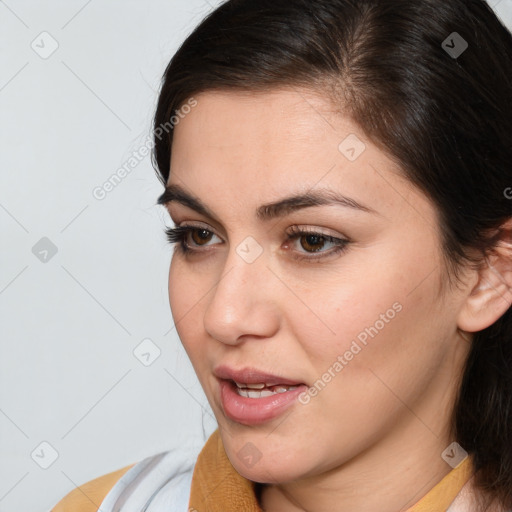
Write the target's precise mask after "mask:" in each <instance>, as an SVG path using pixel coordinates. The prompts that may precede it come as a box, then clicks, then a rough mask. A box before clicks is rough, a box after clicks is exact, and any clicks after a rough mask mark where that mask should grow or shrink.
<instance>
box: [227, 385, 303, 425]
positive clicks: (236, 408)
mask: <svg viewBox="0 0 512 512" xmlns="http://www.w3.org/2000/svg"><path fill="white" fill-rule="evenodd" d="M235 388H236V384H235V383H234V382H231V381H227V380H221V381H220V397H221V401H222V407H223V409H224V413H225V414H226V416H227V417H228V418H230V419H231V420H233V421H236V422H238V423H242V424H244V425H258V424H260V423H265V422H266V421H269V420H271V419H273V418H276V417H277V416H279V415H281V414H282V413H283V412H284V411H285V410H286V409H288V407H290V406H291V405H293V403H294V402H295V400H296V399H297V397H298V396H299V395H300V394H301V393H302V392H303V391H305V390H306V389H307V386H306V385H304V384H302V385H300V386H297V387H296V388H295V389H291V390H290V391H285V392H284V393H276V394H274V395H272V396H266V397H263V398H248V397H245V396H240V395H239V394H238V393H237V392H236V390H235Z"/></svg>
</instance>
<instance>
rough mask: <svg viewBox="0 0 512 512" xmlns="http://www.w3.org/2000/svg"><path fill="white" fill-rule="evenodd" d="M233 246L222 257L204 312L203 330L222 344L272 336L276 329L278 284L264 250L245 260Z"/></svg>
mask: <svg viewBox="0 0 512 512" xmlns="http://www.w3.org/2000/svg"><path fill="white" fill-rule="evenodd" d="M236 249H237V247H236V246H233V248H232V249H231V250H230V252H229V255H228V256H227V258H226V261H225V265H224V266H223V267H222V272H221V273H220V275H219V279H218V282H217V284H216V285H215V287H214V288H213V290H212V291H211V293H210V294H209V297H210V300H209V303H208V306H207V308H206V310H205V314H204V327H205V330H206V331H207V332H208V334H209V335H210V336H211V337H212V338H214V339H216V340H218V341H220V342H221V343H224V344H226V345H237V344H239V343H241V342H242V341H243V340H246V339H247V338H251V337H255V338H265V337H272V336H273V335H274V334H275V333H276V331H277V330H278V329H279V304H278V284H279V283H278V280H277V279H276V277H275V276H274V275H273V273H272V272H271V271H270V269H269V268H268V267H267V258H266V257H265V253H263V254H261V255H260V256H259V257H258V258H257V259H256V260H255V261H252V262H248V261H247V260H246V259H244V258H243V257H242V256H241V255H240V254H239V253H238V252H237V250H236ZM249 261H250V260H249Z"/></svg>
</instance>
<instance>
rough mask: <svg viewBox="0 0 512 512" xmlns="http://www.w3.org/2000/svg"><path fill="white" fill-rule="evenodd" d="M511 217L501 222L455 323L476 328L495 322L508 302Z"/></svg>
mask: <svg viewBox="0 0 512 512" xmlns="http://www.w3.org/2000/svg"><path fill="white" fill-rule="evenodd" d="M511 230H512V219H509V220H508V221H507V222H506V223H504V224H503V225H502V226H501V228H500V230H499V233H500V237H499V239H498V241H497V242H496V245H495V247H494V248H493V249H492V252H491V254H490V255H488V256H487V257H486V258H485V262H484V263H483V265H482V266H481V269H480V270H479V272H478V279H477V282H476V284H475V285H474V286H473V288H472V289H471V290H470V293H469V294H468V295H467V297H466V301H465V303H464V305H463V307H462V309H461V311H460V313H459V318H458V327H459V328H460V329H462V330H463V331H466V332H478V331H481V330H483V329H486V328H487V327H489V326H490V325H492V324H493V323H495V322H496V321H497V320H498V319H499V318H500V317H501V316H503V315H504V314H505V312H506V311H507V310H508V309H509V308H510V306H511V304H512V237H511V233H512V231H511Z"/></svg>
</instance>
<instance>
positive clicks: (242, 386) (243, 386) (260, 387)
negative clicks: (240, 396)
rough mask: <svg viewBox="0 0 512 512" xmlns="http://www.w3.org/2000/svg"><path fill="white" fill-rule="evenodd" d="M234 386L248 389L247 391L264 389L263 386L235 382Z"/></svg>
mask: <svg viewBox="0 0 512 512" xmlns="http://www.w3.org/2000/svg"><path fill="white" fill-rule="evenodd" d="M235 384H236V385H237V386H238V387H239V388H249V389H263V388H264V387H265V384H242V383H240V382H236V381H235Z"/></svg>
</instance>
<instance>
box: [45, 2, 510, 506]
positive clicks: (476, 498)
mask: <svg viewBox="0 0 512 512" xmlns="http://www.w3.org/2000/svg"><path fill="white" fill-rule="evenodd" d="M154 134H155V138H154V141H155V148H154V163H155V167H156V169H157V171H158V173H159V177H160V179H161V181H162V184H163V185H164V186H165V191H164V193H163V194H162V196H161V197H160V198H159V200H158V203H159V204H162V205H165V206H166V208H167V210H168V212H169V214H170V216H171V218H172V221H173V222H174V224H175V225H176V227H175V228H172V229H169V230H168V233H167V234H168V238H169V240H170V242H172V243H176V247H175V252H174V253H173V258H172V262H171V266H170V274H169V298H170V305H171V310H172V314H173V317H174V320H175V325H176V328H177V330H178V333H179V336H180V339H181V340H182V342H183V345H184V347H185V349H186V351H187V353H188V355H189V357H190V359H191V361H192V364H193V366H194V369H195V371H196V373H197V376H198V378H199V380H200V382H201V385H202V386H203V389H204V391H205V393H206V396H207V397H208V400H209V403H210V405H211V407H212V410H213V412H214V414H215V416H216V419H217V422H218V426H219V428H218V430H216V431H215V432H214V433H213V434H212V436H211V437H210V439H209V440H208V442H207V443H206V445H205V446H204V447H203V448H202V450H201V453H200V454H199V456H197V451H194V450H192V451H189V452H187V451H185V450H176V451H173V452H166V453H163V454H158V455H155V456H153V457H148V458H147V459H145V460H144V461H140V462H139V463H137V464H135V465H132V466H129V467H126V468H123V469H121V470H119V471H118V472H114V473H111V474H109V475H106V476H103V477H100V478H99V479H97V480H95V481H92V482H89V483H88V484H86V486H84V487H82V488H81V489H78V490H76V491H74V492H73V493H71V494H70V495H68V496H67V497H66V498H64V500H62V501H61V502H60V503H59V505H57V506H56V508H55V509H54V510H55V511H61V510H80V511H85V510H87V511H88V510H91V511H93V510H97V509H100V510H102V511H103V512H106V511H114V510H116V511H135V510H136V511H139V510H145V511H148V512H158V511H163V510H165V511H174V510H176V511H178V510H189V511H193V510H196V511H198V512H206V511H223V512H227V511H261V510H265V511H268V512H277V511H279V512H292V511H315V512H327V511H334V510H336V511H342V510H343V511H345V510H347V511H348V510H350V511H365V512H377V511H378V512H396V511H406V510H407V511H409V512H413V511H414V512H419V511H445V510H449V511H450V512H461V511H484V510H487V511H494V512H503V511H506V510H510V509H511V508H512V432H511V424H512V394H511V392H512V372H511V369H512V312H511V310H510V304H511V298H512V293H511V290H510V288H511V286H512V239H511V232H512V201H511V198H512V188H511V187H512V167H511V166H510V162H511V161H512V36H511V34H510V32H509V31H508V30H507V29H506V28H505V27H504V26H503V24H502V23H501V22H500V21H499V20H498V18H497V17H496V15H495V14H494V13H493V11H492V10H491V8H490V7H489V6H488V4H487V3H485V2H484V1H483V0H258V1H257V2H255V1H253V0H229V1H227V2H225V3H224V4H222V5H221V6H220V7H219V8H217V9H216V10H215V11H214V12H212V13H211V14H210V15H209V16H208V17H207V18H206V19H205V20H204V21H203V22H202V23H201V24H200V25H199V26H198V27H197V28H196V29H195V31H194V32H193V33H192V34H191V35H190V36H189V37H188V38H187V39H186V41H185V42H184V43H183V45H182V46H181V48H180V49H179V51H178V52H177V53H176V55H175V56H174V57H173V58H172V60H171V62H170V63H169V65H168V67H167V69H166V71H165V75H164V79H163V85H162V89H161V92H160V96H159V100H158V106H157V111H156V115H155V120H154ZM171 149H172V151H171Z"/></svg>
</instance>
